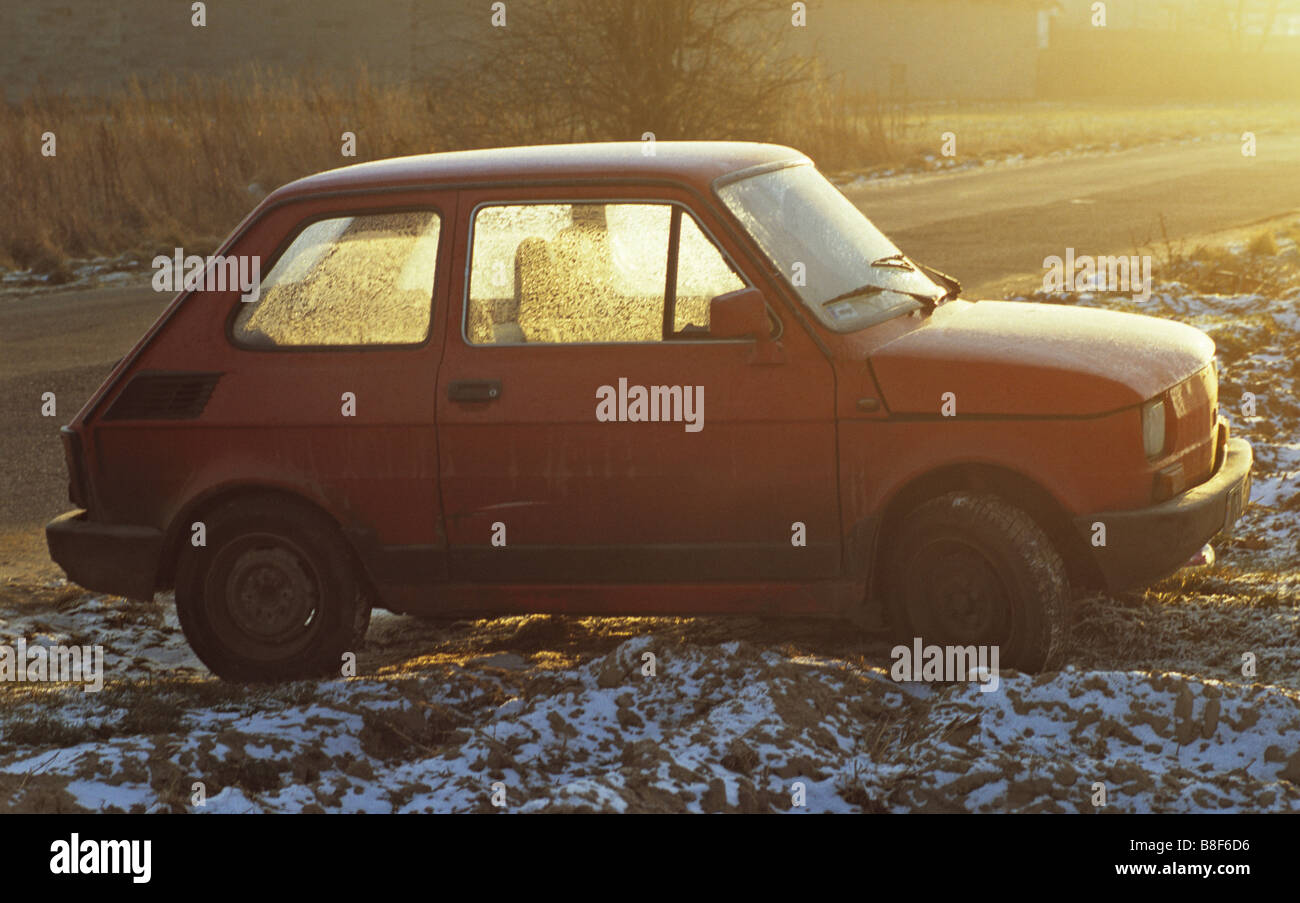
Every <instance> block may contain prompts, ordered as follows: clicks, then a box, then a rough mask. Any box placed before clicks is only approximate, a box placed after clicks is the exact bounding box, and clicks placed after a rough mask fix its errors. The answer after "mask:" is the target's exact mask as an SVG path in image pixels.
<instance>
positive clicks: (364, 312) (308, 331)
mask: <svg viewBox="0 0 1300 903" xmlns="http://www.w3.org/2000/svg"><path fill="white" fill-rule="evenodd" d="M440 228H441V220H440V218H439V216H438V214H437V213H435V212H433V211H431V210H421V211H401V212H396V213H383V214H366V215H361V216H345V217H335V218H333V219H326V220H319V221H317V222H314V223H312V224H311V225H310V226H308V227H307V228H306V229H304V230H303V231H302V232H300V233H299V234H298V237H297V238H295V239H294V241H293V243H292V244H291V245H290V246H289V247H288V249H287V250H286V251H285V252H284V254H282V255H281V256H280V259H279V260H278V261H276V264H275V266H274V267H272V269H271V272H270V273H268V274H267V275H266V278H265V279H263V280H262V284H261V290H260V292H259V293H258V300H256V301H249V302H240V310H239V312H238V314H237V315H236V317H235V323H234V327H233V330H232V335H233V337H234V340H235V342H236V344H238V345H242V346H244V347H248V348H280V347H286V346H302V345H411V344H419V343H420V342H423V341H424V340H425V339H426V338H427V337H428V335H429V319H430V314H431V308H432V300H433V279H434V272H435V270H436V269H437V259H438V236H439V232H440Z"/></svg>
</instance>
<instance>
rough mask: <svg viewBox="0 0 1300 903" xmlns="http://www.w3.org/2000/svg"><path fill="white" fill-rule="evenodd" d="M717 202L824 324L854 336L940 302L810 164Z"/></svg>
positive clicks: (733, 188) (761, 178)
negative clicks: (926, 304) (928, 302)
mask: <svg viewBox="0 0 1300 903" xmlns="http://www.w3.org/2000/svg"><path fill="white" fill-rule="evenodd" d="M718 196H719V197H720V198H721V199H722V202H723V203H724V204H726V205H727V208H728V209H729V210H731V212H732V213H733V214H735V216H736V218H737V219H738V220H739V221H740V223H741V225H742V226H743V227H744V228H745V230H746V231H747V232H748V233H749V234H750V235H751V236H752V237H753V239H754V241H755V242H756V243H757V244H758V246H759V248H761V249H762V251H763V253H764V254H766V255H767V257H768V259H769V260H771V262H772V265H773V266H774V267H776V268H777V270H779V271H780V272H781V273H783V274H784V275H785V276H786V279H787V281H788V282H789V283H790V285H791V286H792V287H793V288H794V290H795V291H796V292H797V293H798V295H799V298H800V300H802V301H803V303H804V305H805V306H806V307H808V309H809V310H811V311H812V312H813V314H815V315H816V317H817V319H818V320H820V321H821V322H822V324H823V325H825V326H827V327H828V328H830V329H833V330H835V331H836V332H852V331H854V330H858V329H863V328H864V327H867V326H871V325H874V324H876V323H879V322H881V321H882V320H887V319H889V318H890V317H895V316H898V315H899V314H901V313H908V312H910V311H913V310H917V309H918V308H920V307H921V306H922V305H923V302H924V301H928V300H931V299H938V298H941V297H942V296H943V294H944V289H942V288H940V287H939V286H938V285H936V284H935V283H934V282H933V281H931V280H930V279H929V277H927V276H926V275H925V274H924V273H923V272H922V271H921V270H920V269H919V268H918V267H917V266H916V265H915V264H913V263H912V262H911V261H910V260H908V259H907V258H906V257H905V256H904V255H903V254H902V253H901V252H900V251H899V250H898V248H897V247H895V246H894V243H893V242H891V241H890V240H889V239H888V238H886V237H885V235H884V233H882V232H881V231H880V230H879V229H877V228H876V227H875V226H874V225H872V223H871V221H870V220H869V219H867V218H866V217H865V216H863V215H862V212H861V211H860V210H858V208H857V207H855V206H853V204H852V203H851V202H850V201H849V199H848V198H846V197H845V196H844V195H843V194H842V193H841V192H840V191H839V189H837V188H836V187H835V186H834V185H832V184H831V183H830V182H828V181H826V179H825V177H823V176H822V175H821V173H819V172H817V170H816V169H814V168H813V167H812V166H810V165H807V164H803V165H796V166H790V167H785V168H783V169H777V170H773V171H768V172H764V173H759V174H757V175H752V176H748V177H745V178H741V179H739V180H737V181H733V182H730V183H727V184H724V185H722V186H721V187H720V188H718Z"/></svg>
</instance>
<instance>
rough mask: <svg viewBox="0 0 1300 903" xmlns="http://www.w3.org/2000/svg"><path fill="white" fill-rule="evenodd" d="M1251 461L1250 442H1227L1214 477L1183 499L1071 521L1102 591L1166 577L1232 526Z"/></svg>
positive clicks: (1245, 494) (1244, 496)
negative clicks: (1101, 530)
mask: <svg viewBox="0 0 1300 903" xmlns="http://www.w3.org/2000/svg"><path fill="white" fill-rule="evenodd" d="M1253 460H1254V453H1253V452H1252V451H1251V448H1250V443H1249V442H1247V441H1246V440H1244V439H1229V440H1228V441H1227V444H1226V446H1225V448H1224V455H1223V460H1222V463H1221V464H1220V465H1219V469H1218V470H1217V471H1216V472H1215V473H1214V475H1213V476H1211V477H1210V478H1209V479H1208V480H1206V481H1205V482H1204V483H1202V484H1201V485H1199V486H1194V487H1192V488H1191V489H1189V490H1187V491H1186V492H1184V493H1183V494H1182V495H1178V496H1175V497H1174V498H1172V499H1170V500H1169V501H1167V502H1161V503H1160V504H1158V505H1152V506H1151V507H1149V508H1139V509H1137V510H1134V511H1103V512H1100V513H1098V514H1090V515H1086V516H1084V517H1077V518H1075V519H1074V525H1075V529H1077V530H1078V531H1079V534H1080V535H1081V536H1082V537H1083V540H1084V542H1085V543H1086V544H1087V547H1088V548H1089V550H1090V551H1091V552H1092V555H1093V560H1094V562H1095V563H1096V565H1097V568H1098V570H1100V572H1101V575H1102V578H1103V580H1104V582H1105V585H1106V588H1107V589H1109V590H1110V591H1111V592H1119V591H1121V590H1125V589H1131V588H1133V587H1136V586H1143V585H1146V584H1149V583H1153V582H1155V581H1156V580H1159V579H1160V578H1161V577H1166V576H1168V575H1169V574H1172V573H1173V572H1174V571H1176V570H1178V569H1179V568H1180V567H1182V566H1183V565H1184V564H1186V563H1187V561H1188V560H1190V559H1191V557H1192V556H1193V555H1195V554H1196V552H1197V551H1198V550H1199V549H1200V548H1201V547H1202V546H1203V545H1205V543H1207V542H1209V541H1210V540H1211V539H1212V538H1214V536H1216V535H1217V534H1218V533H1220V532H1222V531H1224V530H1227V529H1228V528H1230V527H1231V526H1232V524H1233V523H1234V522H1235V521H1236V520H1237V518H1239V517H1241V512H1242V510H1243V509H1244V508H1245V507H1246V504H1247V503H1248V502H1249V501H1250V466H1251V463H1252V462H1253ZM1099 523H1100V524H1104V525H1105V528H1106V529H1105V545H1104V546H1102V545H1094V537H1096V536H1098V531H1097V530H1096V528H1095V525H1096V524H1099Z"/></svg>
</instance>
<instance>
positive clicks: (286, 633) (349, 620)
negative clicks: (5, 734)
mask: <svg viewBox="0 0 1300 903" xmlns="http://www.w3.org/2000/svg"><path fill="white" fill-rule="evenodd" d="M203 522H204V524H205V525H206V528H207V545H206V546H205V547H202V548H194V547H193V546H192V545H191V544H190V543H188V542H185V543H183V544H182V547H181V552H180V559H179V561H178V562H177V567H176V613H177V615H178V616H179V618H180V622H181V629H182V630H184V631H185V637H186V639H187V640H189V644H190V647H191V648H192V649H193V650H194V654H195V655H197V656H198V657H199V659H200V660H201V661H202V662H203V664H205V665H207V666H208V667H209V668H210V669H211V670H212V671H213V673H215V674H217V675H218V676H220V677H222V678H224V679H226V680H236V681H251V682H263V681H281V680H297V679H300V678H307V677H318V676H322V675H327V674H334V675H337V674H339V673H340V670H341V668H342V663H343V653H345V652H355V651H356V650H358V649H359V648H360V646H361V643H362V642H363V640H364V638H365V632H366V629H367V628H368V627H369V625H370V601H369V599H367V598H366V597H365V595H364V594H363V592H362V587H361V584H360V583H359V581H358V579H357V575H356V573H355V572H354V569H353V566H352V556H351V550H350V549H349V548H348V546H347V544H346V543H345V542H344V541H343V538H342V536H341V535H340V534H339V531H338V529H337V527H336V526H335V524H334V523H332V522H331V521H329V520H328V519H327V518H326V517H324V516H323V515H321V514H319V513H318V512H316V511H314V510H313V509H311V508H309V507H307V506H306V505H301V504H295V503H293V502H292V501H286V500H284V499H274V498H261V499H237V500H234V501H232V502H228V503H226V504H224V505H221V506H219V507H218V508H216V509H214V510H213V511H212V512H210V513H208V514H207V515H206V516H205V517H204V518H203Z"/></svg>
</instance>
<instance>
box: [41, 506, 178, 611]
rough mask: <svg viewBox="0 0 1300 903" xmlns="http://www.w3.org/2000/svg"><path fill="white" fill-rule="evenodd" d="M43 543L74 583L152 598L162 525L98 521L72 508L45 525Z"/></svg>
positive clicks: (101, 590)
mask: <svg viewBox="0 0 1300 903" xmlns="http://www.w3.org/2000/svg"><path fill="white" fill-rule="evenodd" d="M45 542H46V544H47V545H48V546H49V547H50V557H51V558H53V559H54V561H55V563H56V564H58V566H59V567H61V568H63V570H64V572H65V573H67V575H68V578H69V579H70V580H72V581H73V582H74V583H78V584H80V585H82V586H84V587H85V588H86V589H93V590H98V591H99V592H104V593H112V594H113V595H115V596H126V597H127V598H129V599H144V600H149V599H152V598H153V592H154V585H155V581H156V578H157V576H158V561H159V559H160V558H161V557H162V547H163V534H162V531H161V530H155V529H153V528H151V527H135V526H130V525H127V524H104V523H99V522H98V521H92V520H87V519H86V512H85V511H81V510H76V511H69V512H67V513H66V514H61V515H59V516H58V517H56V518H55V519H54V520H52V521H50V522H49V523H48V524H46V525H45Z"/></svg>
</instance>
